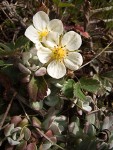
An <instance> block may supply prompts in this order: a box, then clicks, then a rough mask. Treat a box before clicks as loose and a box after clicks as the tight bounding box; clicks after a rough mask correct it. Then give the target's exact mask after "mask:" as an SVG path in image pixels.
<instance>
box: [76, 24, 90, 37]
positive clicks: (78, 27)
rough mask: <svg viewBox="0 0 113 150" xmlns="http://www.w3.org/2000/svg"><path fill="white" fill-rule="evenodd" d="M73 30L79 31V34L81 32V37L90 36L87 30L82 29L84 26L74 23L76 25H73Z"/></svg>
mask: <svg viewBox="0 0 113 150" xmlns="http://www.w3.org/2000/svg"><path fill="white" fill-rule="evenodd" d="M75 30H76V31H78V32H80V34H81V35H82V36H83V37H85V38H89V37H90V35H89V33H88V32H85V31H84V28H83V27H82V26H80V25H76V26H75Z"/></svg>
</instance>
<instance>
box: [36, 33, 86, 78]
mask: <svg viewBox="0 0 113 150" xmlns="http://www.w3.org/2000/svg"><path fill="white" fill-rule="evenodd" d="M81 43H82V40H81V36H80V35H79V34H78V33H76V32H74V31H70V32H67V33H65V34H64V36H63V37H62V36H60V35H59V34H58V33H56V32H51V33H49V34H48V36H47V40H45V43H44V45H45V46H46V47H43V46H41V47H39V45H36V47H37V49H38V51H37V55H38V58H39V60H40V62H41V63H43V64H44V63H48V64H49V65H48V67H47V72H48V74H49V75H50V76H51V77H53V78H56V79H59V78H62V77H63V76H64V75H65V74H66V67H67V68H69V69H70V70H73V71H75V70H77V69H79V67H80V66H81V65H82V63H83V58H82V55H81V54H80V53H78V52H77V51H75V50H77V49H78V48H79V47H80V46H81Z"/></svg>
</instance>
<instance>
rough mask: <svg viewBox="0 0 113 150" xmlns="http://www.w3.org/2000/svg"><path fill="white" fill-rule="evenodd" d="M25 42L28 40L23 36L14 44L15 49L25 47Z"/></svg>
mask: <svg viewBox="0 0 113 150" xmlns="http://www.w3.org/2000/svg"><path fill="white" fill-rule="evenodd" d="M27 42H28V39H27V38H26V37H25V36H20V37H19V38H18V39H17V41H16V43H15V48H20V47H22V46H25V44H26V43H27Z"/></svg>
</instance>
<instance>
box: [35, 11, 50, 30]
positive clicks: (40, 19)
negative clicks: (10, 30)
mask: <svg viewBox="0 0 113 150" xmlns="http://www.w3.org/2000/svg"><path fill="white" fill-rule="evenodd" d="M48 23H49V17H48V15H47V14H46V13H45V12H43V11H39V12H37V13H36V14H35V15H34V16H33V25H34V27H35V28H36V29H37V30H39V31H42V30H44V29H46V27H47V24H48Z"/></svg>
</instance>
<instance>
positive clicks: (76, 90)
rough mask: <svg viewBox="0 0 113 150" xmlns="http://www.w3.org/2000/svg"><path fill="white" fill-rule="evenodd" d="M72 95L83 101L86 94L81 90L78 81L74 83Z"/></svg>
mask: <svg viewBox="0 0 113 150" xmlns="http://www.w3.org/2000/svg"><path fill="white" fill-rule="evenodd" d="M74 96H75V97H76V98H79V99H80V100H82V101H85V100H86V96H85V95H84V93H83V92H82V90H81V86H80V84H79V83H76V84H75V85H74Z"/></svg>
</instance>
